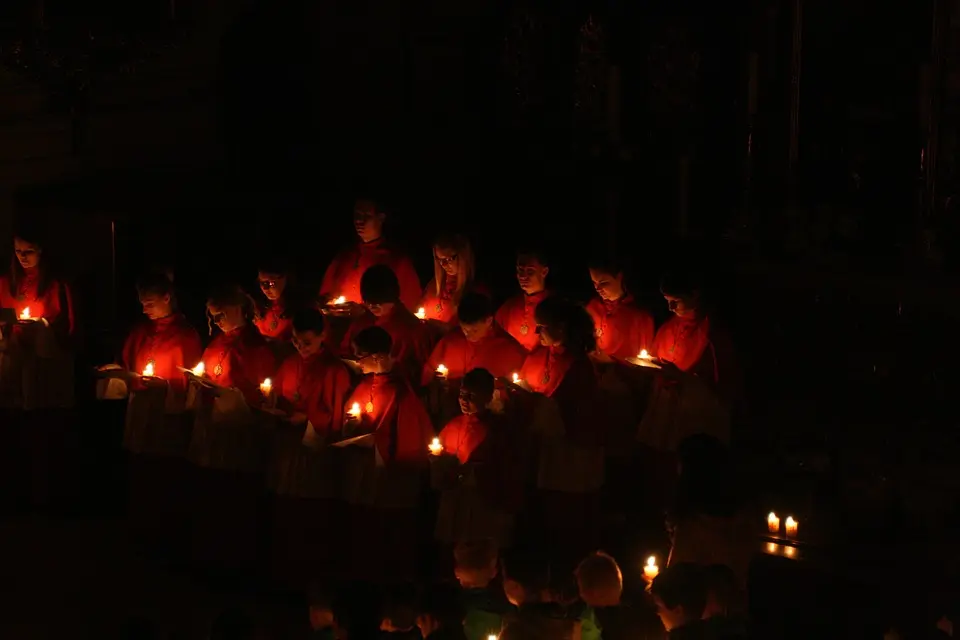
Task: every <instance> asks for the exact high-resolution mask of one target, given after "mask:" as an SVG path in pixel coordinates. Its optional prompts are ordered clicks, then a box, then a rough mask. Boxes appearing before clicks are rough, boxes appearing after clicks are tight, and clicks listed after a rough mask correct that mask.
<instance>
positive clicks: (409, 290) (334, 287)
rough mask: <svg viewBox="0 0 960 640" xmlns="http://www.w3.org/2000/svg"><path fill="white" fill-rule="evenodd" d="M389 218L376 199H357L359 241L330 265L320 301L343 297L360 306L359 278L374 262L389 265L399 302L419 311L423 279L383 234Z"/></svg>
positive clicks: (356, 218)
mask: <svg viewBox="0 0 960 640" xmlns="http://www.w3.org/2000/svg"><path fill="white" fill-rule="evenodd" d="M386 217H387V215H386V212H385V211H384V209H383V207H382V206H379V205H378V203H376V202H374V201H373V200H370V199H367V198H361V199H359V200H357V202H356V204H355V205H354V209H353V228H354V229H355V230H356V232H357V235H358V236H360V242H359V243H357V244H356V245H354V246H352V247H350V248H349V249H345V250H343V251H342V252H340V253H339V254H337V257H336V258H334V259H333V262H331V263H330V266H329V267H327V270H326V272H325V273H324V274H323V283H322V284H321V285H320V300H321V301H323V302H327V301H329V300H334V299H336V298H339V297H340V296H343V297H344V298H345V299H346V302H347V303H353V304H355V305H359V304H360V303H362V302H363V298H362V296H361V294H360V278H361V277H363V274H364V272H365V271H366V270H367V269H369V268H370V267H372V266H374V265H386V266H387V267H390V269H391V270H392V271H393V272H394V273H395V274H396V276H397V280H398V281H399V283H400V296H399V299H400V301H401V302H402V303H403V304H404V306H406V307H407V308H408V309H413V310H416V304H417V301H418V300H419V299H420V278H419V277H418V276H417V271H416V269H414V267H413V263H412V262H411V261H410V258H408V257H407V255H406V254H405V253H403V252H402V251H400V250H399V249H398V248H397V247H395V246H393V245H391V244H390V243H388V242H387V241H386V239H385V238H384V237H383V225H384V221H385V220H386Z"/></svg>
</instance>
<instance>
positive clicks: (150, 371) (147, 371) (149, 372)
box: [143, 362, 155, 378]
mask: <svg viewBox="0 0 960 640" xmlns="http://www.w3.org/2000/svg"><path fill="white" fill-rule="evenodd" d="M154 375H155V374H154V367H153V363H152V362H148V363H147V366H145V367H144V368H143V377H144V378H150V377H152V376H154Z"/></svg>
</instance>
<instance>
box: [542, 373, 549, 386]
mask: <svg viewBox="0 0 960 640" xmlns="http://www.w3.org/2000/svg"><path fill="white" fill-rule="evenodd" d="M541 380H542V381H543V384H547V383H548V382H550V372H549V371H544V372H543V378H541Z"/></svg>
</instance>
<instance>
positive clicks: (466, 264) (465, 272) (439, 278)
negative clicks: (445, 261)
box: [433, 233, 476, 304]
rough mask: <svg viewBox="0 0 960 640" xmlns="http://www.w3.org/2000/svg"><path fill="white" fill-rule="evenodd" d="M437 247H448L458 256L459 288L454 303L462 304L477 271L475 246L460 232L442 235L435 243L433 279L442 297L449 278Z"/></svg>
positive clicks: (455, 290) (456, 290)
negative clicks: (474, 254) (441, 263)
mask: <svg viewBox="0 0 960 640" xmlns="http://www.w3.org/2000/svg"><path fill="white" fill-rule="evenodd" d="M437 249H447V250H449V251H453V253H454V255H456V256H457V288H456V289H454V292H453V302H454V304H460V298H462V297H463V294H464V292H465V291H466V290H467V288H468V287H470V286H471V285H472V284H473V276H474V274H475V273H476V263H475V261H474V257H473V247H472V246H471V245H470V240H469V239H468V238H467V237H466V236H464V235H461V234H459V233H457V234H453V235H448V236H440V237H439V238H437V240H436V241H435V242H434V243H433V281H434V283H435V285H436V288H437V292H436V293H437V297H440V294H441V292H442V291H443V289H444V284H445V283H446V280H447V272H446V271H444V270H443V267H441V266H440V260H438V259H437Z"/></svg>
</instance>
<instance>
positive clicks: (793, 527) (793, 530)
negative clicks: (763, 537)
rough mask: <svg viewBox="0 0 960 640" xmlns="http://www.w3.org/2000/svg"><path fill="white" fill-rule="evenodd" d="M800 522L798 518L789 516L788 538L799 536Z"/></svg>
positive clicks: (787, 525)
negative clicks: (798, 526) (798, 527)
mask: <svg viewBox="0 0 960 640" xmlns="http://www.w3.org/2000/svg"><path fill="white" fill-rule="evenodd" d="M798 524H800V523H798V522H797V521H796V520H794V519H793V516H787V522H786V530H787V537H788V538H796V537H797V525H798Z"/></svg>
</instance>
